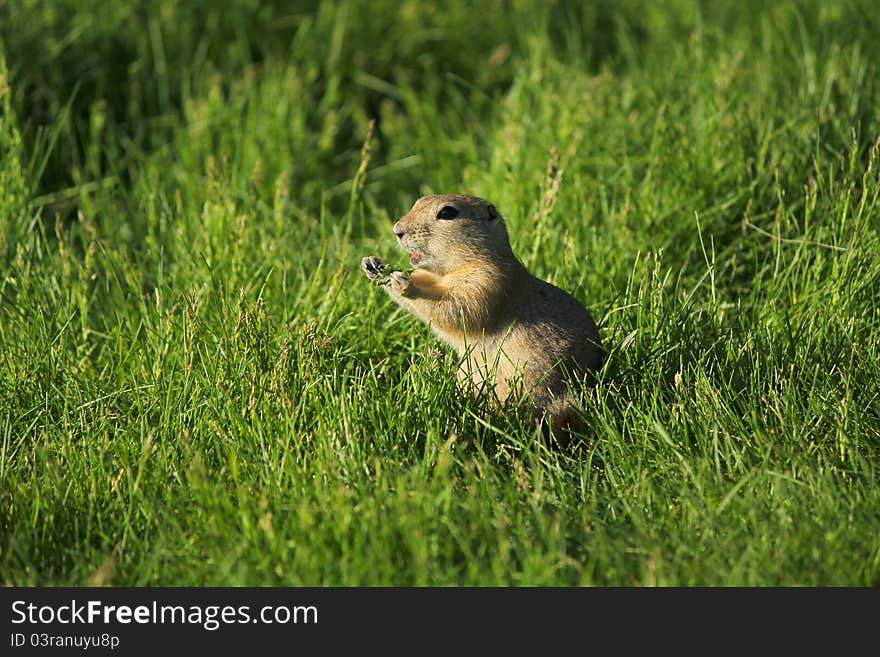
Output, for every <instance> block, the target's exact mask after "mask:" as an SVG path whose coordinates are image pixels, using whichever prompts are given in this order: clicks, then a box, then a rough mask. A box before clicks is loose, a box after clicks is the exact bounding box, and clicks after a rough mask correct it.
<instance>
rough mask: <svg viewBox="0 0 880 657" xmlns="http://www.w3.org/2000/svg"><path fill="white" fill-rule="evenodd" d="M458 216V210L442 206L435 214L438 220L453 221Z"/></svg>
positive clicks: (449, 206)
mask: <svg viewBox="0 0 880 657" xmlns="http://www.w3.org/2000/svg"><path fill="white" fill-rule="evenodd" d="M457 216H458V210H456V209H455V208H454V207H452V206H451V205H445V206H443V209H441V210H440V212H438V213H437V218H438V219H455V218H456V217H457Z"/></svg>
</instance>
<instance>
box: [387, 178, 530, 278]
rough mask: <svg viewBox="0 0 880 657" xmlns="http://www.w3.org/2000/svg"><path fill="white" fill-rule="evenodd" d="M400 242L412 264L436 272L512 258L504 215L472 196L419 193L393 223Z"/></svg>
mask: <svg viewBox="0 0 880 657" xmlns="http://www.w3.org/2000/svg"><path fill="white" fill-rule="evenodd" d="M394 233H395V235H397V239H398V241H399V242H400V245H401V246H402V247H403V248H405V249H406V250H407V251H409V252H411V253H412V259H411V262H412V264H413V265H414V266H415V267H420V268H423V269H428V270H431V271H435V272H437V273H445V272H449V271H453V270H455V269H457V268H458V267H460V266H462V265H466V264H468V263H474V262H479V261H480V260H483V261H488V262H492V263H494V264H502V263H503V262H504V261H505V260H506V259H507V258H513V254H512V252H511V250H510V240H509V239H508V236H507V228H506V227H505V225H504V219H502V218H501V215H500V214H498V210H496V209H495V206H494V205H492V204H491V203H489V202H488V201H484V200H483V199H481V198H477V197H476V196H464V195H461V194H436V195H431V196H423V197H422V198H420V199H419V200H418V201H416V202H415V205H413V207H412V209H411V210H410V211H409V212H408V213H407V214H406V215H405V216H403V217H402V218H401V219H400V221H398V222H397V223H396V224H394Z"/></svg>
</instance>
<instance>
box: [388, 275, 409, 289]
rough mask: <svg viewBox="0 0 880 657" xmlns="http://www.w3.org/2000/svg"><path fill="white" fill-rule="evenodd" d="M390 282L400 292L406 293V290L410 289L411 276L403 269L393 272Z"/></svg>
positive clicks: (392, 287)
mask: <svg viewBox="0 0 880 657" xmlns="http://www.w3.org/2000/svg"><path fill="white" fill-rule="evenodd" d="M389 282H390V284H391V289H392V290H394V291H395V292H397V293H399V294H406V291H407V290H408V289H409V276H407V275H406V274H404V273H403V272H402V271H393V272H391V280H390V281H389Z"/></svg>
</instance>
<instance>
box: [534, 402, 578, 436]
mask: <svg viewBox="0 0 880 657" xmlns="http://www.w3.org/2000/svg"><path fill="white" fill-rule="evenodd" d="M542 424H543V425H544V427H545V430H547V429H549V431H550V432H552V437H553V438H555V439H556V440H557V441H558V442H560V443H561V444H563V445H566V444H568V443H569V442H570V441H571V439H572V438H573V437H574V436H573V434H575V433H581V432H583V430H584V418H583V416H582V415H581V412H580V410H579V409H578V407H577V404H576V403H575V400H574V398H573V397H572V396H571V395H563V396H561V397H556V398H554V399H553V400H552V401H551V402H550V403H549V404H547V406H545V407H544V416H543V422H542Z"/></svg>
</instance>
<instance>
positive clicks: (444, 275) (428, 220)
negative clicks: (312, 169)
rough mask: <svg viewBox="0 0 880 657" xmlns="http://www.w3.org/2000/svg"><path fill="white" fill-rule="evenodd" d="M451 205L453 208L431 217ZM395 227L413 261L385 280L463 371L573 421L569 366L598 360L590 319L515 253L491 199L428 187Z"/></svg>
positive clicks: (552, 417) (565, 422)
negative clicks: (451, 213) (447, 214)
mask: <svg viewBox="0 0 880 657" xmlns="http://www.w3.org/2000/svg"><path fill="white" fill-rule="evenodd" d="M447 206H450V207H453V208H455V209H456V210H457V211H458V213H459V214H458V216H457V217H455V218H453V219H439V218H437V215H438V213H439V212H440V211H441V209H442V208H444V207H447ZM394 232H395V233H396V234H397V235H398V240H399V241H400V244H401V246H403V247H404V248H405V249H407V250H408V251H410V252H412V253H413V254H414V255H413V260H412V263H413V265H414V266H416V267H417V269H416V270H415V271H414V272H413V273H412V275H411V276H406V274H404V273H403V272H399V271H396V272H393V273H392V274H391V278H390V281H389V283H388V284H387V285H386V286H385V289H386V291H387V292H388V294H389V295H390V296H391V298H392V299H394V301H396V302H397V303H398V304H400V305H401V306H403V307H404V308H406V309H407V310H409V311H410V312H411V313H412V314H414V315H415V316H416V317H418V318H419V319H421V320H422V321H424V322H427V323H429V324H430V325H431V328H432V329H433V331H434V333H435V334H436V335H437V336H438V337H439V338H440V339H441V340H443V341H444V342H446V343H447V344H449V345H451V346H452V347H454V348H455V349H456V350H457V351H458V353H459V355H460V356H461V357H462V371H461V373H460V374H461V377H460V378H464V379H465V380H470V381H471V382H472V383H473V384H474V385H475V386H481V385H483V384H485V383H489V384H491V385H493V386H494V392H495V394H496V395H497V397H498V399H499V401H501V402H504V401H505V399H507V398H508V397H509V396H511V395H515V394H517V393H518V390H517V389H516V386H517V383H518V382H521V385H522V387H523V388H524V390H523V391H524V392H525V393H527V394H528V396H529V398H530V399H531V401H532V403H533V405H534V409H535V419H536V420H542V419H545V418H546V419H547V420H549V424H550V426H551V427H552V428H553V429H554V430H555V431H557V432H559V433H567V432H569V431H571V430H579V429H580V428H581V423H580V415H579V414H578V412H577V409H576V405H575V402H574V400H573V399H572V398H571V396H570V395H569V393H568V389H567V386H566V379H565V373H566V372H568V373H569V374H572V375H574V376H575V377H576V378H575V380H577V378H580V375H583V374H584V373H585V372H589V371H593V370H596V369H598V368H599V366H600V365H601V358H602V349H601V346H600V341H599V331H598V329H597V327H596V323H595V322H594V321H593V318H592V317H591V316H590V314H589V313H588V312H587V310H586V309H585V308H584V307H583V306H582V305H581V304H580V303H579V302H578V301H577V300H576V299H575V298H574V297H572V296H571V295H570V294H568V293H567V292H564V291H562V290H560V289H559V288H557V287H555V286H553V285H551V284H550V283H547V282H545V281H542V280H540V279H538V278H536V277H534V276H532V275H531V274H530V273H529V272H528V271H527V270H526V268H525V267H524V266H523V265H522V263H520V261H519V260H517V258H516V256H515V255H514V254H513V251H512V249H511V247H510V240H509V239H508V235H507V228H506V226H505V224H504V219H502V218H501V216H500V215H499V214H498V213H497V211H496V210H495V207H494V206H492V205H491V204H490V203H488V202H487V201H484V200H483V199H480V198H476V197H473V196H463V195H457V194H444V195H434V196H425V197H422V198H420V199H419V200H418V201H416V203H415V205H414V206H413V208H412V210H410V211H409V213H407V214H406V215H405V216H404V217H403V218H402V219H400V221H398V222H397V223H396V224H395V225H394ZM361 265H362V267H363V269H364V271H365V272H366V274H367V276H368V277H370V278H375V277H376V276H378V274H379V270H380V269H381V268H382V267H383V266H384V265H383V263H382V261H381V260H379V259H378V258H376V257H375V256H369V257H367V258H364V259H363V261H362V263H361Z"/></svg>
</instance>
